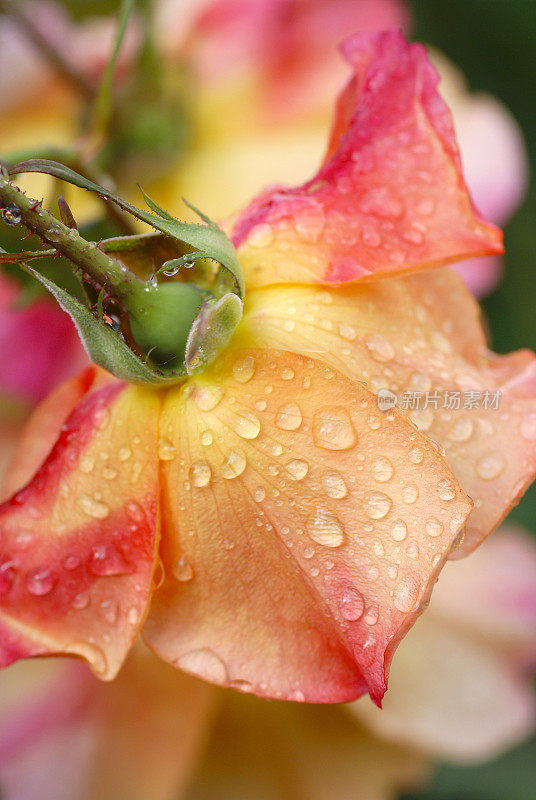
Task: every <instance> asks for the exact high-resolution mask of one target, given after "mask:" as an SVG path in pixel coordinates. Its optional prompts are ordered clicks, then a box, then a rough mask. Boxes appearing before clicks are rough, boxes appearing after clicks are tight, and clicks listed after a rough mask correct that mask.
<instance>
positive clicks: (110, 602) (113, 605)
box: [100, 597, 118, 625]
mask: <svg viewBox="0 0 536 800" xmlns="http://www.w3.org/2000/svg"><path fill="white" fill-rule="evenodd" d="M100 613H101V615H102V616H103V617H104V619H105V620H106V622H107V623H108V624H109V625H115V623H116V622H117V613H118V609H117V602H116V601H115V600H114V599H113V598H111V597H110V598H108V599H106V600H102V602H101V604H100Z"/></svg>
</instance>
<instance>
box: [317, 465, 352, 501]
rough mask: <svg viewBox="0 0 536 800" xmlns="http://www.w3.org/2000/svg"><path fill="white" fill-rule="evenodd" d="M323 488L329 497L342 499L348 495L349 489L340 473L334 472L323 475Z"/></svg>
mask: <svg viewBox="0 0 536 800" xmlns="http://www.w3.org/2000/svg"><path fill="white" fill-rule="evenodd" d="M322 488H323V489H324V491H325V493H326V494H327V496H328V497H333V498H335V499H341V498H343V497H346V495H347V494H348V487H347V486H346V484H345V482H344V478H343V477H342V475H341V473H340V472H337V471H336V470H332V471H330V472H324V474H323V475H322Z"/></svg>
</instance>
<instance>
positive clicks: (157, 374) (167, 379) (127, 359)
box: [21, 264, 185, 387]
mask: <svg viewBox="0 0 536 800" xmlns="http://www.w3.org/2000/svg"><path fill="white" fill-rule="evenodd" d="M21 266H24V269H25V270H27V271H28V272H29V273H30V274H31V275H33V277H34V278H37V280H38V281H40V283H41V284H42V285H43V286H44V287H45V288H46V289H48V291H49V292H50V293H51V294H52V295H53V296H54V297H55V299H56V300H57V301H58V303H59V305H60V306H61V308H62V309H63V310H64V311H66V312H67V314H69V316H70V317H71V319H72V320H73V322H74V324H75V326H76V329H77V331H78V335H79V336H80V339H81V341H82V344H83V345H84V348H85V350H86V352H87V354H88V356H89V357H90V359H91V360H92V361H93V362H94V363H95V364H98V366H99V367H102V368H103V369H105V370H106V371H107V372H110V373H112V375H115V376H116V377H117V378H119V379H120V380H123V381H126V382H127V383H137V384H142V385H145V386H153V387H162V386H170V385H172V384H174V383H179V382H180V381H182V380H184V377H185V370H184V369H174V370H169V371H167V370H164V369H162V370H159V369H158V370H157V369H154V368H153V367H152V365H151V364H150V363H146V362H144V361H143V360H142V359H141V358H139V357H138V356H137V355H136V354H135V353H134V352H133V351H132V350H131V349H130V348H129V347H128V345H127V344H125V342H124V341H123V339H122V338H121V337H120V336H119V334H117V333H116V332H115V331H114V330H113V329H112V328H111V327H109V326H108V325H106V323H104V322H100V321H99V320H98V319H96V318H95V317H94V316H93V314H92V313H91V312H90V311H89V309H88V308H86V306H84V305H83V304H82V303H80V302H79V301H78V300H76V299H75V298H74V297H72V296H71V295H70V294H69V293H68V292H66V291H65V290H64V289H61V288H60V287H59V286H57V285H56V284H55V283H53V282H52V281H50V280H49V279H48V278H46V277H45V276H44V275H41V273H39V272H37V270H35V269H33V268H32V267H31V266H30V265H29V264H24V265H21Z"/></svg>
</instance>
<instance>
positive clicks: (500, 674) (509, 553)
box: [352, 529, 536, 761]
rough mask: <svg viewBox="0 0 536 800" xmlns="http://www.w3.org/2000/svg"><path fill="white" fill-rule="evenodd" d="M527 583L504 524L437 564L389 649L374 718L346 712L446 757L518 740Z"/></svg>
mask: <svg viewBox="0 0 536 800" xmlns="http://www.w3.org/2000/svg"><path fill="white" fill-rule="evenodd" d="M535 586H536V548H535V546H534V542H532V541H531V540H530V539H529V538H528V537H527V536H526V535H522V534H521V532H519V531H516V530H512V529H510V530H507V529H505V530H502V529H501V530H499V531H498V532H497V533H496V534H495V536H492V537H491V539H490V540H489V541H488V542H486V543H485V544H484V545H483V546H482V547H481V548H479V550H478V551H477V552H476V553H474V554H473V555H472V556H471V558H469V559H466V560H464V561H463V562H460V563H456V564H449V565H447V566H446V568H445V569H444V571H443V572H442V574H441V575H440V577H439V581H438V584H437V586H436V589H435V591H434V594H433V596H432V600H431V603H430V607H429V609H428V611H427V613H426V614H425V615H424V617H423V618H422V619H420V620H419V621H418V623H417V624H416V625H415V627H414V628H413V630H412V631H411V632H410V633H409V635H408V636H407V637H406V639H405V640H404V642H403V643H402V645H401V646H400V648H399V651H398V653H397V658H396V660H395V662H394V663H393V667H392V670H391V676H390V686H389V692H388V694H387V695H386V697H385V701H384V706H383V710H382V712H381V714H376V713H375V709H374V708H372V707H371V706H370V704H369V706H367V705H366V704H364V703H361V702H359V703H355V704H353V705H352V711H353V712H354V713H355V715H356V716H357V717H358V718H359V719H360V720H361V721H363V722H366V723H367V724H369V725H370V726H371V727H372V729H373V730H374V731H375V733H376V734H377V735H380V736H382V737H385V738H387V739H390V740H394V741H399V742H404V743H410V744H412V745H414V746H415V747H418V748H419V749H420V750H421V751H424V752H427V753H429V754H430V755H434V756H436V757H437V756H440V757H443V758H449V759H455V760H456V761H460V760H461V761H475V760H481V759H489V758H493V757H494V756H495V755H497V754H498V753H500V752H501V751H502V750H504V749H505V748H506V747H510V746H512V745H514V744H516V743H517V742H518V741H521V740H522V739H523V738H524V737H526V736H527V735H528V734H530V733H531V732H532V731H533V729H534V724H535V720H536V702H535V697H534V691H533V689H532V687H531V680H530V678H531V673H532V668H533V666H534V659H535V656H536V626H535V621H536V619H535V617H536V589H535Z"/></svg>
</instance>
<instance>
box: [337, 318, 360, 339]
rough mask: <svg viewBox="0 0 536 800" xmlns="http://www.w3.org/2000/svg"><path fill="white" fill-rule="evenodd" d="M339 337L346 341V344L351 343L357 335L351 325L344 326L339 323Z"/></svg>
mask: <svg viewBox="0 0 536 800" xmlns="http://www.w3.org/2000/svg"><path fill="white" fill-rule="evenodd" d="M339 336H341V338H343V339H346V340H347V341H348V342H353V341H354V339H355V337H356V336H357V333H356V332H355V330H354V329H353V328H352V326H351V325H346V324H345V323H342V322H341V323H340V325H339Z"/></svg>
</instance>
